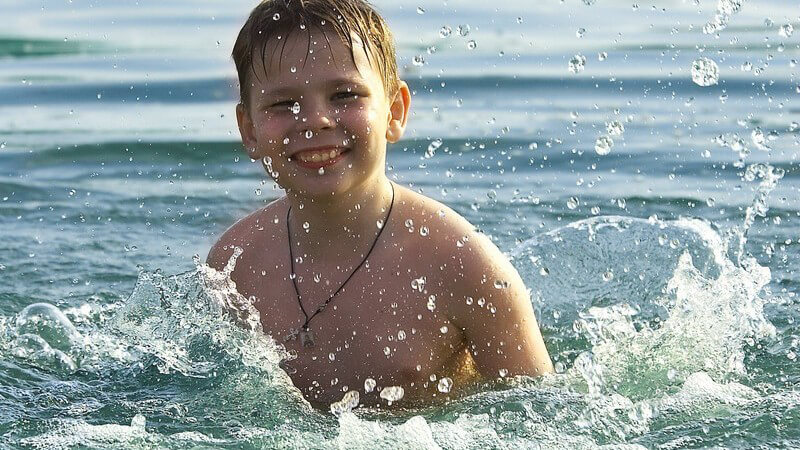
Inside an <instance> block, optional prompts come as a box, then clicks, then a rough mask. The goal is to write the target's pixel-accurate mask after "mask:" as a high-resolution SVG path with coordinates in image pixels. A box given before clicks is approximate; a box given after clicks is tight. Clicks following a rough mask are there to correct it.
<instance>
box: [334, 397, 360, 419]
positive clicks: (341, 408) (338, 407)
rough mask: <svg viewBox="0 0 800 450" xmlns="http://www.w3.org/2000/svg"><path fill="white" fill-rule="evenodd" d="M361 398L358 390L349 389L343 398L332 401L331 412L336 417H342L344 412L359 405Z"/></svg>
mask: <svg viewBox="0 0 800 450" xmlns="http://www.w3.org/2000/svg"><path fill="white" fill-rule="evenodd" d="M359 400H360V399H359V394H358V391H347V393H345V394H344V397H342V399H341V400H339V401H338V402H334V403H331V413H333V415H335V416H336V417H340V416H341V415H342V414H345V413H348V412H350V411H352V410H353V408H355V407H356V406H358V402H359Z"/></svg>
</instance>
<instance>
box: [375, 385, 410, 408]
mask: <svg viewBox="0 0 800 450" xmlns="http://www.w3.org/2000/svg"><path fill="white" fill-rule="evenodd" d="M403 395H405V390H403V388H402V387H400V386H387V387H385V388H383V389H381V394H380V397H381V398H382V399H384V400H386V401H388V402H389V404H390V405H391V404H392V402H396V401H398V400H400V399H402V398H403Z"/></svg>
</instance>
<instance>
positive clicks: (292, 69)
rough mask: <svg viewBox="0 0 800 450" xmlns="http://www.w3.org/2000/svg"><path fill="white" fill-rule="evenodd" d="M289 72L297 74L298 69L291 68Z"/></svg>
mask: <svg viewBox="0 0 800 450" xmlns="http://www.w3.org/2000/svg"><path fill="white" fill-rule="evenodd" d="M289 72H292V73H296V72H297V67H295V66H292V67H290V68H289Z"/></svg>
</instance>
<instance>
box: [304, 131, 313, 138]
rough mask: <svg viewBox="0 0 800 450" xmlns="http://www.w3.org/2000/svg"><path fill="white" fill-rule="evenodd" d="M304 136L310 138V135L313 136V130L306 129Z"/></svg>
mask: <svg viewBox="0 0 800 450" xmlns="http://www.w3.org/2000/svg"><path fill="white" fill-rule="evenodd" d="M305 136H306V139H311V138H312V137H314V132H313V131H311V130H306V134H305Z"/></svg>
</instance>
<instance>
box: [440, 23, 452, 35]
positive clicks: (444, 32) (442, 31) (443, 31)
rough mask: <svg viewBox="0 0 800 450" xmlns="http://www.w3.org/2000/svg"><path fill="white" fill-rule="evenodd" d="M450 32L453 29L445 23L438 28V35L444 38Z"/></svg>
mask: <svg viewBox="0 0 800 450" xmlns="http://www.w3.org/2000/svg"><path fill="white" fill-rule="evenodd" d="M451 34H453V29H452V28H450V27H448V26H447V25H445V26H443V27H442V28H440V29H439V37H442V38H446V37H448V36H450V35H451Z"/></svg>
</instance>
